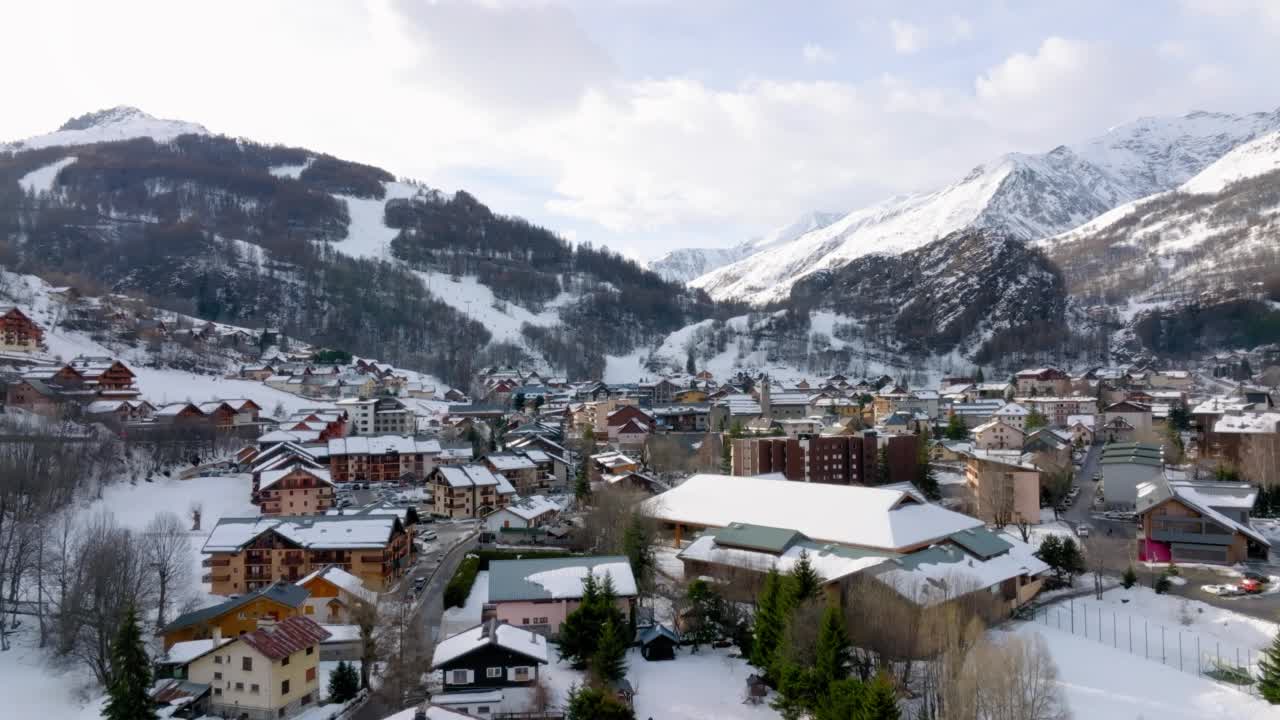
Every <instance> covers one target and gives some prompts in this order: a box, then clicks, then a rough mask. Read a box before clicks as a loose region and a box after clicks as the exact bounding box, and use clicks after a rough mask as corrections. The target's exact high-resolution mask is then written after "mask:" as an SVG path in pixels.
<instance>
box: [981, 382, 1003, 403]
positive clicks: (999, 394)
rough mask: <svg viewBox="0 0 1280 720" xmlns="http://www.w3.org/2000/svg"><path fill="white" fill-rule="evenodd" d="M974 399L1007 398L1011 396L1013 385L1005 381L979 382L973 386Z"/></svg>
mask: <svg viewBox="0 0 1280 720" xmlns="http://www.w3.org/2000/svg"><path fill="white" fill-rule="evenodd" d="M973 393H974V399H975V400H1008V399H1009V398H1011V397H1013V385H1011V384H1009V383H1007V382H980V383H977V384H975V385H974V386H973Z"/></svg>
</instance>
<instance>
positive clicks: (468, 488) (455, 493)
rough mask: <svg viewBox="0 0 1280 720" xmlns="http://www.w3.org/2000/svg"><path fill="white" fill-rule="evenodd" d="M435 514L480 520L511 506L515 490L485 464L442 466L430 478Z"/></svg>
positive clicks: (428, 477) (433, 512)
mask: <svg viewBox="0 0 1280 720" xmlns="http://www.w3.org/2000/svg"><path fill="white" fill-rule="evenodd" d="M427 484H428V485H429V486H430V487H431V490H432V509H431V511H432V514H434V515H439V516H441V517H446V518H480V517H484V516H485V515H488V514H489V513H491V512H493V511H494V510H497V509H499V508H504V507H506V506H507V505H509V504H510V502H511V500H512V498H513V497H514V496H515V494H516V491H515V488H513V487H512V486H511V483H510V482H508V481H507V479H506V478H505V477H503V476H502V475H499V474H496V473H494V472H493V471H492V470H490V469H489V468H488V467H487V466H485V465H480V464H467V465H439V466H437V467H436V468H435V469H434V470H432V471H431V473H430V474H429V475H428V476H427Z"/></svg>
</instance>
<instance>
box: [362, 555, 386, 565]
mask: <svg viewBox="0 0 1280 720" xmlns="http://www.w3.org/2000/svg"><path fill="white" fill-rule="evenodd" d="M360 562H362V563H378V564H381V563H382V556H381V555H361V556H360Z"/></svg>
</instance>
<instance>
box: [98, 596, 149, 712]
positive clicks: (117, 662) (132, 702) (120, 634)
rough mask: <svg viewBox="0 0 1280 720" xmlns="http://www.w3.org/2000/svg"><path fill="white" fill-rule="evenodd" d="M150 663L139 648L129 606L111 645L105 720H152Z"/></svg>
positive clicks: (139, 639)
mask: <svg viewBox="0 0 1280 720" xmlns="http://www.w3.org/2000/svg"><path fill="white" fill-rule="evenodd" d="M150 693H151V660H150V659H148V658H147V651H146V648H144V647H143V645H142V632H141V631H140V630H139V629H138V614H137V612H136V611H135V610H134V608H133V606H132V605H130V606H129V609H128V610H127V611H126V612H125V616H124V620H123V621H122V622H121V623H120V628H119V629H118V630H117V631H116V637H115V641H114V642H112V643H111V683H110V684H109V685H108V686H107V705H106V707H105V708H104V709H103V717H104V718H105V719H106V720H153V719H154V718H155V716H156V713H155V710H154V709H153V707H152V705H151V695H150Z"/></svg>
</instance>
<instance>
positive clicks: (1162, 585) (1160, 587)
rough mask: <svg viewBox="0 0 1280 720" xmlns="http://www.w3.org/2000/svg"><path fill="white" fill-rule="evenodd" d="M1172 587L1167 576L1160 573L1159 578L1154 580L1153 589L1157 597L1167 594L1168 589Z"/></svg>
mask: <svg viewBox="0 0 1280 720" xmlns="http://www.w3.org/2000/svg"><path fill="white" fill-rule="evenodd" d="M1172 586H1173V583H1172V582H1170V581H1169V576H1168V575H1166V574H1164V573H1161V574H1160V577H1159V578H1158V579H1156V586H1155V588H1153V589H1154V590H1155V591H1156V594H1157V595H1164V594H1165V593H1167V592H1169V588H1170V587H1172Z"/></svg>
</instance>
